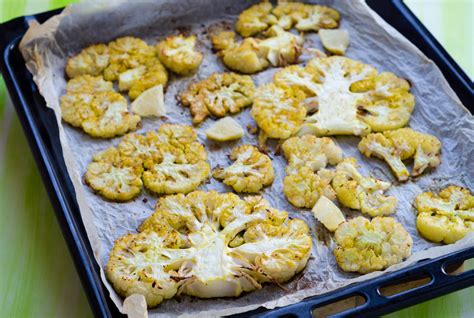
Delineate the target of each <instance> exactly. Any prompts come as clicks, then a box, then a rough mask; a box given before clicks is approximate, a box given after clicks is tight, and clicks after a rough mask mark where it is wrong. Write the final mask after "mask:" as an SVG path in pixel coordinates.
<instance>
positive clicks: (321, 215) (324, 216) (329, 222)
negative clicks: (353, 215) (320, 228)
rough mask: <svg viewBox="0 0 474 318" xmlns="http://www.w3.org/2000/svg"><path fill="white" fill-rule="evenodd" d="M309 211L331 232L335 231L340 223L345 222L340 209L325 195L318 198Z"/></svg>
mask: <svg viewBox="0 0 474 318" xmlns="http://www.w3.org/2000/svg"><path fill="white" fill-rule="evenodd" d="M311 211H312V212H313V215H314V217H315V218H316V219H317V220H318V221H319V222H321V223H322V224H323V225H324V227H325V228H327V229H328V230H329V231H331V232H334V231H336V230H337V228H338V227H339V225H340V224H342V223H344V222H346V218H345V217H344V214H342V212H341V210H340V209H339V208H338V207H337V206H336V205H335V204H334V203H333V202H332V201H331V200H329V199H328V198H326V197H325V196H321V197H320V198H319V200H318V202H316V204H315V206H314V207H313V209H312V210H311Z"/></svg>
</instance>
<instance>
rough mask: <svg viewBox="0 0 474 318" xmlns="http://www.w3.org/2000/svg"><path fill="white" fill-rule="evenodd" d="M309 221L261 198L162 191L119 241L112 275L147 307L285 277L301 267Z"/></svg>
mask: <svg viewBox="0 0 474 318" xmlns="http://www.w3.org/2000/svg"><path fill="white" fill-rule="evenodd" d="M311 244H312V242H311V236H310V235H309V228H308V227H307V225H306V224H305V223H304V222H303V221H301V220H299V219H292V220H289V219H288V214H287V213H286V212H283V211H278V210H275V209H273V208H271V207H269V206H266V205H265V203H262V202H258V200H249V201H248V202H246V201H244V200H241V199H240V198H239V197H238V196H237V195H234V194H230V193H226V194H219V193H217V192H200V191H195V192H192V193H190V194H188V195H183V194H179V195H173V196H167V197H164V198H161V199H159V201H158V203H157V206H156V211H155V213H154V214H153V215H152V216H151V217H150V218H149V219H147V220H145V222H144V223H143V224H142V225H141V227H140V233H138V234H129V235H126V236H124V237H122V238H120V239H118V240H117V241H116V242H115V245H114V248H113V250H112V251H111V253H110V257H109V261H108V263H107V266H106V275H107V278H108V279H109V280H110V281H111V282H112V284H113V286H114V288H115V290H116V291H117V292H118V293H119V294H120V295H122V296H124V297H127V296H129V295H131V294H134V293H135V294H136V293H138V294H141V295H143V296H145V298H146V300H147V304H148V306H149V307H155V306H157V305H158V304H160V303H161V302H162V301H163V300H165V299H169V298H172V297H174V296H175V295H176V294H178V293H185V294H188V295H192V296H196V297H201V298H211V297H237V296H239V295H240V294H241V293H242V292H244V291H245V292H249V291H252V290H255V289H260V288H262V285H261V284H262V283H265V282H276V283H282V282H286V281H288V280H289V279H291V278H292V277H293V276H294V275H295V274H297V273H298V272H300V271H301V270H303V268H304V267H305V266H306V263H307V261H308V258H309V256H310V253H311Z"/></svg>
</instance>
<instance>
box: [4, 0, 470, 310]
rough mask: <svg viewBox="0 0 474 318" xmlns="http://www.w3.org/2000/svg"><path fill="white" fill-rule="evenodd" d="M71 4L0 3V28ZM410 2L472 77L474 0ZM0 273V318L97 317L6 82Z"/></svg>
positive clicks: (451, 306)
mask: <svg viewBox="0 0 474 318" xmlns="http://www.w3.org/2000/svg"><path fill="white" fill-rule="evenodd" d="M381 1H382V0H381ZM70 2H71V1H68V0H0V22H5V21H8V20H10V19H12V18H14V17H17V16H21V15H26V14H32V13H37V12H41V11H46V10H50V9H54V8H58V7H62V6H64V5H66V4H68V3H70ZM406 2H407V4H408V5H409V6H410V8H411V9H412V10H413V11H414V12H415V13H416V14H417V15H418V17H419V18H420V19H421V20H422V21H423V23H425V25H426V26H427V27H428V28H429V29H430V30H431V31H432V32H433V34H434V35H435V36H436V37H437V38H438V40H439V41H440V42H441V43H442V44H443V45H444V46H445V47H446V49H447V50H448V51H449V52H450V54H452V56H453V57H454V59H455V60H456V61H457V62H458V63H459V64H460V65H461V67H463V68H464V70H465V71H466V72H467V73H468V74H469V75H470V76H471V78H472V77H473V75H474V61H473V60H474V56H473V46H474V44H473V41H472V39H473V29H474V26H473V22H472V19H473V17H474V14H473V13H474V12H473V11H474V0H409V1H406ZM0 270H1V274H0V317H89V316H92V314H91V311H90V308H89V305H88V303H87V300H86V296H85V294H84V291H83V289H82V286H81V283H80V281H79V279H78V276H77V274H76V272H75V269H74V265H73V263H72V259H71V257H70V255H69V253H68V251H67V248H66V244H65V242H64V239H63V237H62V235H61V232H60V229H59V226H58V223H57V221H56V217H55V215H54V211H53V209H52V207H51V204H50V202H49V200H48V197H47V195H46V192H45V189H44V186H43V183H42V182H41V179H40V176H39V174H38V170H37V168H36V165H35V162H34V160H33V157H32V155H31V153H30V149H29V147H28V144H27V141H26V139H25V136H24V134H23V131H22V129H21V126H20V123H19V121H18V118H17V116H16V114H15V112H14V110H13V108H12V106H11V103H10V101H9V99H8V95H7V93H6V90H5V85H4V83H3V80H2V79H1V78H0ZM473 299H474V288H472V287H471V288H469V289H464V290H462V291H459V292H456V293H452V294H450V295H447V296H444V297H441V298H437V299H434V300H431V301H429V302H425V303H422V304H419V305H417V306H413V307H411V308H407V309H405V310H402V311H399V312H396V313H393V314H391V315H389V317H473V316H474V302H473Z"/></svg>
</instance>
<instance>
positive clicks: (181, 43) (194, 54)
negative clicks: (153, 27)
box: [156, 34, 203, 75]
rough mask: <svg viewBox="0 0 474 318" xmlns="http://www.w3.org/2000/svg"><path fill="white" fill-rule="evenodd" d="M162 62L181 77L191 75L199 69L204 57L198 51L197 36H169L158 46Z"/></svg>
mask: <svg viewBox="0 0 474 318" xmlns="http://www.w3.org/2000/svg"><path fill="white" fill-rule="evenodd" d="M156 50H157V53H158V57H159V59H160V61H161V62H162V63H163V64H164V65H165V66H166V67H167V68H168V69H170V70H171V71H173V72H174V73H176V74H180V75H189V74H192V73H194V72H196V70H197V69H198V68H199V65H201V63H202V59H203V55H202V53H201V52H198V51H196V36H195V35H192V36H189V37H185V36H183V35H181V34H180V35H174V36H169V37H167V38H166V39H164V40H163V41H161V42H160V43H158V44H157V46H156Z"/></svg>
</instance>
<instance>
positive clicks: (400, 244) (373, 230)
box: [333, 216, 413, 274]
mask: <svg viewBox="0 0 474 318" xmlns="http://www.w3.org/2000/svg"><path fill="white" fill-rule="evenodd" d="M335 239H336V243H337V247H336V248H335V249H334V251H333V252H334V255H335V257H336V262H337V264H338V265H339V267H341V268H342V270H344V271H346V272H358V273H361V274H366V273H370V272H373V271H378V270H384V269H386V268H388V267H389V266H392V265H394V264H398V263H400V262H402V261H403V260H405V259H406V258H408V257H409V256H410V255H411V248H412V245H413V240H412V238H411V236H410V234H409V233H408V232H407V231H406V230H405V229H404V228H403V226H402V225H401V224H400V223H398V222H397V221H396V220H395V219H394V218H391V217H380V216H378V217H375V218H373V219H372V220H371V221H369V220H368V219H366V218H364V217H362V216H359V217H356V218H353V219H352V220H350V221H348V222H344V223H342V224H341V225H339V227H338V228H337V230H336V232H335Z"/></svg>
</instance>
